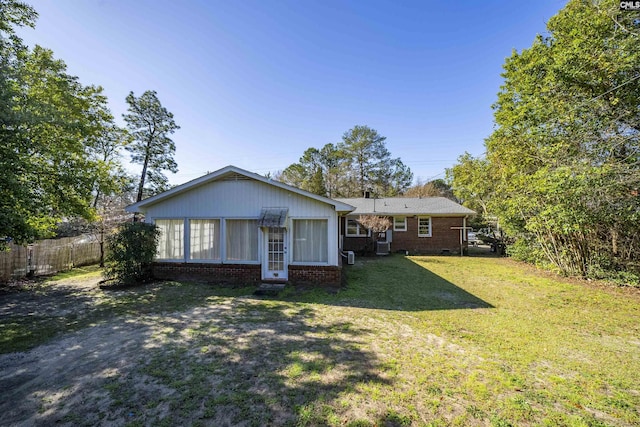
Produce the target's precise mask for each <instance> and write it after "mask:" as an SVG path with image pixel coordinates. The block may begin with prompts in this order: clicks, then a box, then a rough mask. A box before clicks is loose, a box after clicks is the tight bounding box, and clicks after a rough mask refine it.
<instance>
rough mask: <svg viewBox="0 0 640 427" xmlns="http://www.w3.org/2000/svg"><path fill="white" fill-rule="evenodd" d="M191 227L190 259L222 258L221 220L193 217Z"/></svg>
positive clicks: (190, 222)
mask: <svg viewBox="0 0 640 427" xmlns="http://www.w3.org/2000/svg"><path fill="white" fill-rule="evenodd" d="M189 229H190V234H189V237H190V240H189V243H190V248H189V257H190V259H199V260H207V259H209V260H210V259H220V220H219V219H192V220H190V221H189Z"/></svg>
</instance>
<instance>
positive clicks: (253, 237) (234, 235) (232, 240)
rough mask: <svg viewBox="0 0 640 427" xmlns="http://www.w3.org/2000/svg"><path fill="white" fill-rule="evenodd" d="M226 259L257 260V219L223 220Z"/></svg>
mask: <svg viewBox="0 0 640 427" xmlns="http://www.w3.org/2000/svg"><path fill="white" fill-rule="evenodd" d="M225 226H226V235H227V236H226V237H227V238H226V243H227V247H226V250H227V256H226V259H227V260H228V261H240V262H249V261H258V221H257V220H255V219H249V220H247V219H228V220H226V221H225Z"/></svg>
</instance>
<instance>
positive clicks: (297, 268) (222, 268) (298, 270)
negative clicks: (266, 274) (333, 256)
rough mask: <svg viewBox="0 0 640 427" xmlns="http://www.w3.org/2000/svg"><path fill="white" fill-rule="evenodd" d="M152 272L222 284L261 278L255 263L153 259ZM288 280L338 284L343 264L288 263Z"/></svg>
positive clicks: (253, 281) (250, 282)
mask: <svg viewBox="0 0 640 427" xmlns="http://www.w3.org/2000/svg"><path fill="white" fill-rule="evenodd" d="M153 274H154V276H155V277H156V278H157V279H162V280H185V281H196V282H207V283H221V284H223V283H224V284H246V285H253V284H258V283H260V282H261V277H262V266H260V265H256V264H208V263H182V262H156V263H154V264H153ZM289 282H290V283H292V284H311V285H319V286H339V285H340V284H341V282H342V267H339V266H338V267H336V266H310V265H290V266H289Z"/></svg>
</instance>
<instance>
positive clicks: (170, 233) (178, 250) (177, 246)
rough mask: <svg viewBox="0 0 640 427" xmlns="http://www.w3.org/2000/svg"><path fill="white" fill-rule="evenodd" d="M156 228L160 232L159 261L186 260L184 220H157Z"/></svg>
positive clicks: (157, 253)
mask: <svg viewBox="0 0 640 427" xmlns="http://www.w3.org/2000/svg"><path fill="white" fill-rule="evenodd" d="M155 224H156V227H158V230H159V231H160V238H159V240H158V250H157V252H156V258H157V259H166V260H179V259H184V220H183V219H156V220H155Z"/></svg>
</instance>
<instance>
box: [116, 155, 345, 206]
mask: <svg viewBox="0 0 640 427" xmlns="http://www.w3.org/2000/svg"><path fill="white" fill-rule="evenodd" d="M229 178H235V179H238V180H243V179H253V180H256V181H259V182H263V183H265V184H268V185H272V186H274V187H277V188H281V189H283V190H286V191H291V192H292V193H296V194H299V195H301V196H304V197H308V198H310V199H313V200H317V201H319V202H322V203H326V204H328V205H331V206H333V207H334V209H335V210H336V211H337V212H340V213H346V212H351V211H352V210H353V209H354V207H353V206H351V205H349V204H347V203H344V202H341V201H338V200H333V199H329V198H327V197H322V196H318V195H317V194H313V193H310V192H308V191H305V190H301V189H299V188H296V187H292V186H290V185H287V184H284V183H282V182H280V181H274V180H273V179H271V178H266V177H264V176H261V175H258V174H255V173H253V172H249V171H246V170H244V169H240V168H239V167H236V166H231V165H230V166H226V167H224V168H222V169H219V170H217V171H215V172H211V173H209V174H207V175H204V176H201V177H200V178H196V179H194V180H192V181H189V182H187V183H184V184H181V185H178V186H176V187H173V188H172V189H170V190H167V191H165V192H162V193H160V194H156V195H155V196H151V197H149V198H147V199H144V200H142V201H140V202H138V203H134V204H132V205H129V206H127V207H126V208H125V209H126V210H127V211H128V212H143V213H144V212H145V211H146V208H147V207H149V206H152V205H154V204H156V203H160V202H162V201H164V200H167V199H170V198H171V197H174V196H177V195H178V194H182V193H185V192H187V191H190V190H192V189H194V188H197V187H200V186H201V185H205V184H208V183H210V182H214V181H218V180H224V179H229Z"/></svg>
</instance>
